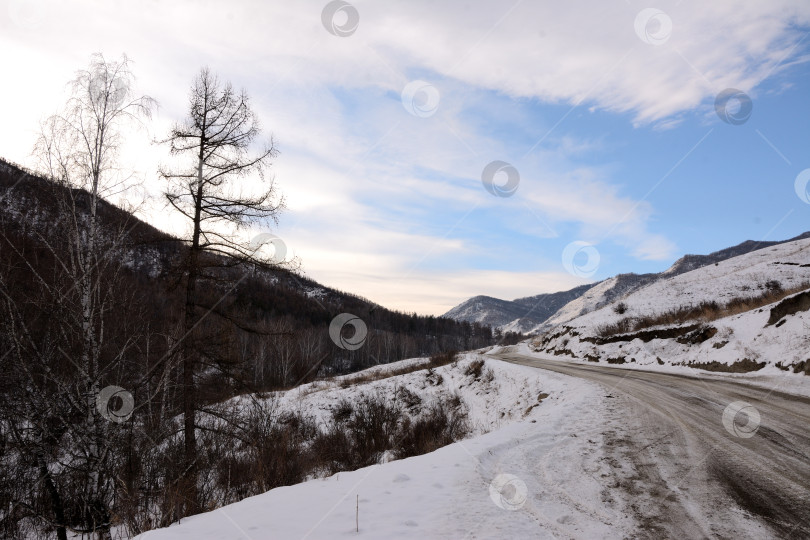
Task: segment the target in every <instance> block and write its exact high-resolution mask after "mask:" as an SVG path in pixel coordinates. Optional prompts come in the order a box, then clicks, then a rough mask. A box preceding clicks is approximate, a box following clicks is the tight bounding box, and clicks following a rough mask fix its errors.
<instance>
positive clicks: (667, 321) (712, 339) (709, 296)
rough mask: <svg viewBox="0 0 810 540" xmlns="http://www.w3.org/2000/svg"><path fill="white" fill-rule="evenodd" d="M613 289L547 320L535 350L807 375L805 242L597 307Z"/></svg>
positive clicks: (809, 286)
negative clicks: (544, 331) (601, 299)
mask: <svg viewBox="0 0 810 540" xmlns="http://www.w3.org/2000/svg"><path fill="white" fill-rule="evenodd" d="M614 279H615V278H614ZM611 286H612V284H611V280H606V281H605V282H603V283H602V284H600V285H598V286H596V287H594V288H593V289H591V290H590V291H588V292H587V293H586V294H585V295H583V296H582V297H581V298H579V299H577V300H575V301H573V302H571V303H570V304H569V305H567V306H565V307H564V308H563V309H562V310H560V312H558V313H557V314H556V315H555V316H554V317H552V318H551V319H549V321H548V326H549V327H550V328H549V329H548V331H547V332H546V333H545V334H544V335H542V336H541V337H539V338H537V339H535V340H534V341H533V346H534V347H535V349H536V350H537V351H540V352H545V353H549V354H553V355H557V356H560V357H561V358H578V359H586V360H590V361H593V362H600V363H612V364H636V365H640V366H658V365H683V366H691V367H698V368H702V369H709V370H713V371H729V372H748V371H758V370H761V369H764V368H768V369H769V370H782V371H787V372H791V373H793V372H806V371H810V370H808V367H810V366H808V365H809V364H810V354H808V350H809V347H810V333H809V332H808V327H809V326H810V314H808V311H807V310H808V308H810V240H808V239H802V240H795V241H791V242H787V243H783V244H778V245H773V246H770V247H766V248H763V249H759V250H756V251H752V252H750V253H747V254H744V255H740V256H737V257H733V258H730V259H726V260H723V261H719V262H716V263H714V264H711V265H708V266H703V267H700V268H698V269H695V270H691V271H688V272H685V273H682V274H679V275H674V276H670V277H665V278H664V279H661V280H658V281H656V282H654V283H651V284H649V285H647V286H644V287H641V288H639V289H637V290H635V291H632V292H630V293H629V294H626V295H624V296H621V297H618V298H616V299H615V300H613V301H612V302H610V303H608V304H605V305H602V306H601V307H598V306H599V299H600V298H601V297H603V295H604V291H603V290H602V289H608V288H610V287H611Z"/></svg>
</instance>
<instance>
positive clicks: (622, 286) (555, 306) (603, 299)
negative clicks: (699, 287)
mask: <svg viewBox="0 0 810 540" xmlns="http://www.w3.org/2000/svg"><path fill="white" fill-rule="evenodd" d="M806 238H810V232H805V233H803V234H801V235H799V236H796V237H795V238H791V239H789V240H782V241H775V242H764V241H761V242H757V241H753V240H746V241H745V242H742V243H740V244H738V245H736V246H732V247H729V248H725V249H721V250H719V251H715V252H713V253H709V254H708V255H684V256H683V257H681V258H680V259H678V260H677V261H675V263H674V264H673V265H672V266H671V267H669V268H668V269H667V270H665V271H663V272H659V273H650V274H634V273H626V274H619V275H617V276H614V277H612V278H609V279H606V280H604V281H600V282H598V283H591V284H587V285H581V286H579V287H575V288H573V289H571V290H568V291H560V292H556V293H547V294H539V295H536V296H529V297H526V298H518V299H515V300H501V299H499V298H493V297H491V296H475V297H473V298H470V299H469V300H466V301H464V302H462V303H461V304H459V305H458V306H456V307H454V308H453V309H451V310H450V311H448V312H447V313H445V314H444V317H449V318H451V319H456V320H459V321H468V322H479V323H481V324H486V325H489V326H492V327H494V328H500V329H501V330H504V331H509V330H511V331H517V332H523V333H542V332H544V331H546V330H548V329H549V328H553V327H555V326H557V325H559V324H562V323H565V322H567V321H570V320H571V319H573V318H575V317H578V316H580V315H583V314H585V313H587V312H589V311H593V310H595V309H599V308H601V307H602V306H605V305H608V304H610V303H612V302H614V301H616V300H617V299H619V298H622V297H624V296H626V295H628V294H630V293H632V292H633V291H635V290H638V289H640V288H642V287H645V286H647V285H650V284H652V283H655V282H657V281H659V280H662V279H666V278H670V277H673V276H678V275H680V274H683V273H686V272H690V271H692V270H696V269H698V268H703V267H705V266H708V265H711V264H715V263H718V262H721V261H725V260H727V259H730V258H733V257H737V256H740V255H744V254H746V253H750V252H752V251H757V250H762V249H765V248H768V247H772V246H776V245H780V244H783V243H785V242H793V241H796V240H802V239H806Z"/></svg>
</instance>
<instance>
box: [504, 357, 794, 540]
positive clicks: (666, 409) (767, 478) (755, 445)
mask: <svg viewBox="0 0 810 540" xmlns="http://www.w3.org/2000/svg"><path fill="white" fill-rule="evenodd" d="M493 357H494V358H499V359H501V360H504V361H507V362H513V363H516V364H522V365H526V366H532V367H536V368H540V369H546V370H551V371H554V372H557V373H561V374H565V375H571V376H574V377H581V378H584V379H587V380H589V381H593V382H596V383H599V384H601V385H602V386H603V387H604V388H605V392H606V397H607V398H608V402H609V403H610V405H609V407H610V411H611V417H612V418H613V420H614V421H615V422H614V421H612V422H611V424H613V425H606V426H605V433H604V434H605V444H606V445H607V447H608V453H607V454H608V456H609V458H608V459H611V460H616V465H617V466H618V465H619V464H620V463H621V464H624V465H626V464H627V463H628V462H629V463H632V466H633V470H634V474H633V475H632V476H631V477H629V478H625V479H624V480H623V481H622V482H621V485H617V486H606V491H616V490H619V491H621V492H622V493H623V496H624V498H625V500H626V503H627V507H628V511H629V512H632V513H633V515H634V516H635V518H636V520H637V521H638V522H639V523H640V527H641V530H640V531H639V537H643V538H733V539H735V540H736V539H740V538H752V537H754V538H757V537H764V538H768V537H772V538H791V539H799V538H810V398H806V397H799V396H795V395H791V394H786V393H782V392H779V391H778V389H768V388H761V387H756V386H752V385H750V384H746V383H745V382H744V381H740V380H718V379H717V377H714V376H713V377H705V378H704V377H700V376H694V377H691V376H685V375H675V374H668V373H657V372H650V371H639V370H629V369H621V368H617V367H606V366H593V365H583V364H577V363H571V362H565V361H560V360H555V359H551V358H537V357H534V356H526V355H523V354H519V353H515V352H508V351H504V352H501V353H499V354H497V355H493ZM606 496H607V493H606Z"/></svg>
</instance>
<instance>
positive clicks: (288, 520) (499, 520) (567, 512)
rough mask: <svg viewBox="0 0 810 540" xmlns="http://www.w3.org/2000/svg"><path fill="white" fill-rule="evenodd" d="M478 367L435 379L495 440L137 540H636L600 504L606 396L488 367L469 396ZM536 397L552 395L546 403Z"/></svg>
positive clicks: (332, 392)
mask: <svg viewBox="0 0 810 540" xmlns="http://www.w3.org/2000/svg"><path fill="white" fill-rule="evenodd" d="M523 348H525V346H523ZM472 358H473V357H472V356H468V357H467V358H466V359H465V360H464V361H463V362H462V363H461V365H460V366H457V367H455V368H454V367H453V366H446V367H443V368H438V369H436V370H435V371H436V373H440V374H441V375H442V376H443V378H444V381H445V383H444V384H446V385H447V386H448V387H449V388H453V389H455V390H457V391H458V392H459V394H460V395H461V396H462V397H463V398H464V400H465V401H466V402H467V404H468V405H469V407H470V416H471V420H472V422H473V424H474V425H475V426H477V429H478V431H479V432H481V431H485V430H487V429H494V428H498V429H495V430H494V431H491V432H489V433H485V434H482V435H477V436H475V437H472V438H469V439H465V440H463V441H460V442H457V443H454V444H452V445H449V446H446V447H444V448H442V449H440V450H437V451H436V452H432V453H430V454H425V455H422V456H417V457H412V458H408V459H403V460H399V461H391V462H388V463H384V464H380V465H374V466H371V467H366V468H363V469H359V470H357V471H352V472H342V473H339V474H336V475H334V476H331V477H329V478H324V479H314V480H310V481H308V482H304V483H302V484H298V485H294V486H288V487H282V488H277V489H273V490H271V491H268V492H267V493H264V494H262V495H258V496H255V497H251V498H248V499H245V500H243V501H241V502H238V503H236V504H232V505H229V506H226V507H223V508H220V509H218V510H215V511H212V512H208V513H205V514H201V515H198V516H194V517H191V518H187V519H184V520H182V523H180V524H176V525H173V526H171V527H168V528H166V529H158V530H155V531H151V532H148V533H145V534H143V535H141V536H140V537H138V538H140V539H141V540H146V539H149V540H180V539H199V540H207V539H212V540H213V539H217V540H237V539H242V540H258V539H275V538H278V539H285V540H287V539H297V538H302V539H303V538H313V539H316V538H317V539H328V538H347V537H350V538H355V537H357V538H375V539H376V538H387V539H388V538H418V539H425V538H559V537H573V538H606V537H616V536H618V537H622V536H628V535H629V534H631V532H632V531H633V530H634V528H635V523H634V522H633V521H632V520H631V519H630V518H628V517H627V513H626V512H625V511H624V510H623V509H624V508H625V505H626V503H627V501H622V500H618V499H613V500H608V501H605V500H603V499H604V496H603V487H602V485H603V482H604V479H605V477H607V476H609V475H611V474H612V472H611V471H610V468H609V467H608V465H607V464H606V461H605V456H604V455H603V453H602V450H601V449H602V448H603V445H602V435H601V432H602V428H603V425H604V422H605V418H604V417H603V416H604V413H603V412H602V411H603V409H604V407H603V406H604V403H603V402H604V400H603V397H602V396H603V393H604V392H603V391H602V390H601V389H600V388H599V387H598V386H597V385H594V384H592V383H588V382H585V381H582V380H579V379H575V378H571V377H565V376H561V375H557V374H554V373H551V372H544V371H540V370H537V369H533V368H528V367H524V366H517V365H513V364H507V363H503V362H499V361H496V360H491V359H490V360H487V362H486V367H488V368H490V369H492V370H493V374H494V379H493V381H491V382H490V383H488V384H489V385H491V386H490V388H489V391H487V388H486V385H482V384H470V381H469V377H465V376H463V375H462V374H463V370H462V369H459V367H463V364H464V363H465V362H469V361H470V360H471V359H472ZM405 362H412V361H405ZM402 364H403V363H402V362H399V363H396V364H391V365H390V367H397V366H398V365H399V366H401V365H402ZM374 369H390V368H389V367H388V366H385V367H380V368H374ZM424 379H425V372H424V371H420V372H415V373H410V374H406V375H400V376H395V377H391V378H388V379H384V380H381V381H377V382H372V383H368V384H365V385H362V386H359V387H350V388H340V387H339V386H337V385H328V386H327V385H323V384H321V385H318V384H317V383H316V384H313V385H308V386H309V390H308V389H307V388H306V387H303V388H301V389H295V390H293V391H290V392H288V393H287V394H288V395H286V396H283V397H282V398H281V399H282V402H283V403H286V405H287V406H294V407H298V408H300V409H299V410H303V411H307V412H311V413H313V414H317V415H321V416H323V415H325V414H326V413H327V412H328V410H329V407H330V405H331V404H333V403H334V402H335V400H337V399H340V398H341V397H349V398H351V396H353V395H357V392H361V391H368V390H369V389H371V388H373V389H374V391H380V392H389V393H390V392H394V391H395V390H396V388H397V387H398V386H399V385H404V384H407V385H408V387H409V389H410V390H412V391H419V392H425V393H430V392H435V387H434V386H431V385H427V386H425V387H422V381H423V380H424ZM540 392H543V393H546V394H549V395H548V397H546V398H544V399H543V400H542V402H539V401H538V395H539V393H540ZM532 405H534V406H533V407H531V410H530V411H529V412H528V413H527V414H526V415H525V416H524V413H526V410H527V409H528V408H529V407H530V406H532ZM501 413H504V414H503V416H502V415H501ZM510 474H511V475H513V476H508V475H510ZM358 497H359V532H356V529H355V527H356V522H355V519H356V512H357V505H358Z"/></svg>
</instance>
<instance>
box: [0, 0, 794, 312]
mask: <svg viewBox="0 0 810 540" xmlns="http://www.w3.org/2000/svg"><path fill="white" fill-rule="evenodd" d="M331 6H332V7H333V8H334V7H335V6H336V5H334V4H332V5H331ZM325 8H327V9H328V8H329V6H327V2H324V1H314V2H310V1H305V2H247V1H234V2H191V1H188V2H183V1H173V2H160V3H158V2H151V1H149V2H121V1H104V2H82V1H78V2H44V1H40V0H37V1H34V2H23V1H22V0H12V1H6V2H5V3H4V9H3V10H2V14H1V15H0V16H2V32H0V46H1V47H2V50H3V54H2V56H0V69H2V72H3V74H4V84H3V99H2V100H1V101H0V108H2V109H1V110H0V115H1V116H0V117H2V119H3V130H2V132H1V133H0V156H3V157H6V158H7V159H10V160H13V161H16V162H19V163H22V164H31V163H33V162H32V158H31V157H30V152H31V149H32V147H33V144H34V141H35V138H36V131H37V127H38V122H39V120H40V119H41V118H43V117H45V116H47V115H48V114H50V113H52V112H54V111H55V110H56V108H57V107H58V106H59V105H60V104H61V103H63V102H64V99H65V83H66V82H67V81H68V80H69V79H70V78H71V77H72V76H73V73H74V72H75V71H76V70H77V69H80V68H82V67H84V66H85V65H86V64H87V61H88V60H89V58H90V55H91V54H92V53H94V52H102V53H104V55H105V56H106V57H107V58H108V59H115V58H117V57H119V56H120V55H121V54H122V53H126V54H127V55H128V56H129V57H130V58H131V59H132V60H133V61H134V65H133V71H134V72H135V74H136V76H137V77H138V90H139V91H140V92H142V93H145V94H148V95H150V96H152V97H154V98H155V99H157V100H158V102H159V104H160V109H159V111H158V114H157V116H156V118H155V120H154V121H153V122H151V123H150V124H149V125H148V126H147V127H148V130H149V132H148V133H144V132H141V133H136V134H133V135H132V137H131V142H130V145H129V147H128V148H127V149H126V151H125V153H124V155H123V161H125V162H127V163H130V164H132V166H134V168H136V169H137V170H138V171H139V173H140V175H141V176H142V178H143V179H144V182H145V186H146V188H147V189H148V191H149V192H150V193H151V194H153V195H154V196H155V197H154V199H153V201H152V202H151V204H150V205H149V206H148V207H145V208H144V209H143V210H142V216H141V217H143V218H144V219H146V220H148V221H150V222H152V223H154V224H155V225H157V226H159V227H161V228H164V229H166V230H170V231H171V230H176V229H174V227H177V226H182V225H179V224H180V222H179V221H178V220H173V219H172V218H171V214H170V213H169V212H168V211H167V210H166V209H165V207H164V206H163V203H162V201H161V200H160V198H159V197H158V194H159V192H160V188H161V185H160V182H159V181H158V180H157V175H156V168H157V164H158V162H159V161H160V160H165V159H166V152H165V148H159V147H154V146H151V145H150V144H149V140H150V138H153V137H161V136H164V135H165V133H166V131H167V130H168V127H169V126H170V124H171V123H172V122H173V121H176V120H179V119H180V118H182V116H183V115H184V113H185V107H186V103H187V94H188V88H189V86H190V84H191V81H192V78H193V77H194V75H195V74H196V73H197V71H198V70H199V69H200V67H202V66H204V65H207V66H209V67H210V68H211V69H212V70H213V71H215V72H216V73H218V74H219V75H220V77H221V78H223V79H226V80H229V81H231V82H232V83H233V84H234V85H235V86H237V87H244V88H245V89H246V90H247V91H248V93H249V94H250V96H251V97H252V99H253V102H254V105H255V108H256V110H257V112H258V114H259V117H260V119H261V120H262V125H263V127H264V129H265V131H266V133H267V134H269V133H272V134H273V135H274V136H275V138H276V140H277V143H278V146H279V149H280V151H281V154H280V156H279V157H278V159H276V161H275V164H274V167H273V172H274V174H275V177H276V180H277V182H278V186H279V187H280V189H281V191H282V192H283V193H284V194H285V196H286V198H287V203H288V210H287V211H286V212H285V213H284V214H283V215H282V217H281V222H280V224H279V226H278V227H276V226H272V225H271V224H268V226H267V227H266V228H264V229H260V228H257V229H256V230H254V231H250V232H246V233H245V234H246V235H247V234H255V233H258V232H261V231H262V230H269V231H271V232H274V233H276V234H278V235H279V236H280V237H281V238H283V240H284V241H285V243H286V244H287V246H288V251H289V252H290V253H293V254H295V255H297V256H298V257H300V259H301V262H302V263H303V269H304V271H305V272H306V274H307V275H308V276H310V277H312V278H314V279H316V280H318V281H320V282H321V283H323V284H325V285H328V286H332V287H336V288H339V289H343V290H347V291H350V292H353V293H356V294H359V295H362V296H365V297H367V298H369V299H371V300H373V301H376V302H379V303H381V304H383V305H385V306H386V307H390V308H395V309H400V310H406V311H418V312H422V313H433V314H441V313H443V312H445V311H446V310H447V309H449V308H451V307H452V306H454V305H455V304H458V303H459V302H461V301H463V300H464V299H466V298H467V297H469V296H473V295H476V294H488V295H493V296H499V297H502V298H508V299H511V298H515V297H520V296H527V295H533V294H538V293H541V292H549V291H555V290H561V289H565V288H571V287H574V286H576V285H579V284H582V283H586V282H588V281H592V280H597V279H603V278H605V277H609V276H611V275H614V274H616V273H620V272H628V271H636V272H644V271H659V270H662V269H664V268H666V267H667V266H668V265H669V264H671V263H672V262H673V261H674V260H675V259H676V258H678V257H679V256H680V255H682V254H684V253H686V252H690V253H696V252H697V253H701V252H708V251H712V250H716V249H720V248H723V247H727V246H728V245H731V244H736V243H738V242H740V241H742V240H744V239H747V238H752V239H757V240H758V239H768V240H774V239H782V238H788V237H791V236H794V235H796V234H799V233H800V232H803V231H804V230H807V229H810V226H808V223H809V221H808V216H810V205H809V204H807V202H806V201H807V194H806V191H805V192H804V197H802V193H801V189H799V190H798V192H797V187H801V188H806V182H805V185H801V186H797V182H796V178H797V176H799V175H800V173H801V171H803V170H805V169H808V168H810V156H809V155H808V152H807V148H808V143H810V122H808V117H810V104H808V102H807V96H808V95H810V93H808V91H809V90H810V68H809V67H808V63H807V61H808V60H809V59H810V54H809V51H810V39H807V36H808V30H810V3H809V2H806V1H800V0H792V1H779V0H776V1H769V2H747V3H741V2H733V1H713V2H697V1H695V2H690V1H682V2H666V1H665V2H660V3H656V4H648V3H645V2H634V1H623V0H615V1H601V0H600V1H597V0H592V1H576V2H533V1H528V0H526V1H523V2H520V1H518V2H515V3H505V2H494V1H493V2H427V1H408V2H364V1H356V2H352V3H351V5H348V6H344V7H343V9H342V10H338V11H336V12H335V14H334V17H331V18H329V17H327V20H328V21H331V22H332V23H333V24H334V26H332V27H331V30H332V32H331V33H330V31H329V29H328V28H327V25H325V24H324V17H323V14H324V9H325ZM647 8H656V9H657V10H659V11H646V12H643V11H642V10H645V9H647ZM328 13H329V12H327V14H328ZM354 13H356V14H357V16H358V17H359V23H358V24H357V27H356V29H354V28H348V27H349V26H350V25H351V23H352V17H353V15H354ZM341 29H343V30H341ZM335 34H338V35H335ZM340 34H348V35H340ZM414 81H423V82H417V83H416V84H412V83H414ZM726 89H737V90H739V91H740V92H741V93H742V94H738V96H737V97H738V99H733V100H731V101H729V103H728V104H727V107H728V108H727V109H723V108H722V107H721V110H720V113H721V114H722V112H723V111H724V110H725V113H726V117H725V121H724V119H723V118H721V117H720V116H721V114H718V111H717V110H716V106H715V102H716V98H717V96H718V95H721V96H722V95H724V94H722V93H723V91H724V90H726ZM749 99H750V104H751V105H752V107H753V108H752V111H751V113H750V117H749V116H748V114H747V112H746V106H747V103H748V101H747V100H749ZM721 105H722V103H721ZM493 161H503V162H505V163H507V164H510V165H511V166H513V167H514V170H515V171H516V172H517V174H518V175H519V179H518V177H517V176H516V177H515V183H514V184H513V185H507V186H506V187H507V188H509V187H516V189H515V190H514V192H513V193H511V192H504V191H503V187H504V186H503V183H504V182H505V181H506V175H505V173H501V174H500V175H498V176H497V177H496V178H495V188H493V189H492V191H493V192H492V193H491V192H489V191H488V190H487V189H485V186H484V185H483V183H482V171H484V169H485V167H486V166H487V164H489V163H491V162H493ZM504 171H505V169H504ZM798 184H801V182H798ZM499 185H501V188H502V189H501V190H500V191H499V190H498V189H496V188H498V186H499ZM499 195H509V196H499ZM573 242H580V244H574V248H577V247H579V248H583V247H584V250H585V251H584V252H583V251H582V249H580V253H579V255H576V252H577V249H573V251H572V249H571V248H569V249H566V248H567V247H568V246H571V245H572V243H573ZM585 244H591V245H592V247H591V246H586V245H585ZM583 253H584V255H583ZM594 254H598V258H597V257H595V256H594ZM569 255H570V257H569V259H568V260H566V256H569ZM588 255H590V256H591V257H590V258H589V259H588V257H587V256H588ZM582 257H585V259H587V260H585V259H583V258H582Z"/></svg>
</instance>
